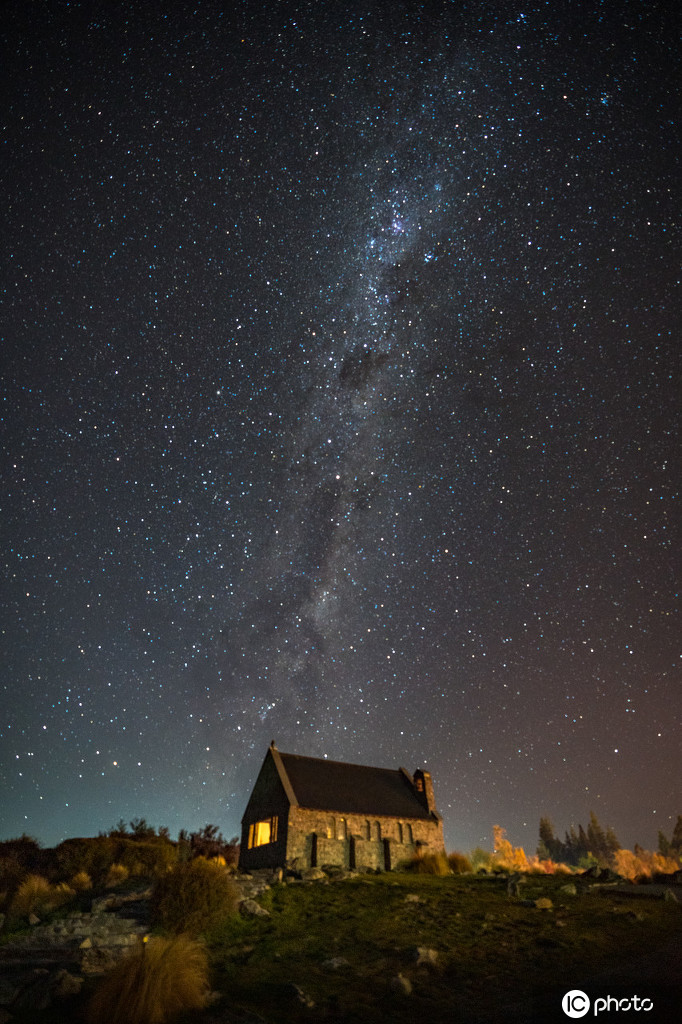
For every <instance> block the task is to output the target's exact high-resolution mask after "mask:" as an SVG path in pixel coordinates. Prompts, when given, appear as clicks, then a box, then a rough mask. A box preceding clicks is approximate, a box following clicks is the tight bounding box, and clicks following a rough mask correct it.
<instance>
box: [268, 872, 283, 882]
mask: <svg viewBox="0 0 682 1024" xmlns="http://www.w3.org/2000/svg"><path fill="white" fill-rule="evenodd" d="M283 878H284V869H283V868H275V870H274V871H273V872H272V874H271V875H270V885H279V884H280V882H281V881H282V880H283Z"/></svg>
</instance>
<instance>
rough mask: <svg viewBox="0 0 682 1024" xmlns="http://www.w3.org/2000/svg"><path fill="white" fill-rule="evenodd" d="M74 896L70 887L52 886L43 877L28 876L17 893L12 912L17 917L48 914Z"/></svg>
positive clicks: (11, 908) (62, 885)
mask: <svg viewBox="0 0 682 1024" xmlns="http://www.w3.org/2000/svg"><path fill="white" fill-rule="evenodd" d="M73 895H74V891H73V889H70V888H69V886H68V885H64V884H61V885H54V886H53V885H50V883H49V882H48V880H47V878H43V876H42V875H27V877H26V878H25V879H24V880H23V882H22V883H21V885H20V886H19V888H18V889H17V891H16V893H15V894H14V899H13V900H12V904H11V907H10V910H11V912H12V914H14V915H16V916H17V917H28V915H29V914H35V913H41V914H44V913H47V912H49V911H50V910H54V909H55V907H60V906H61V905H62V903H66V902H68V900H70V899H71V898H72V896H73Z"/></svg>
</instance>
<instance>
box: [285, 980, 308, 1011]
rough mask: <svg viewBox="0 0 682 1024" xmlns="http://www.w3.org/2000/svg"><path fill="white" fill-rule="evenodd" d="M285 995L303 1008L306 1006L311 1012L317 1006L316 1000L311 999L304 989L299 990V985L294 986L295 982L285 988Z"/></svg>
mask: <svg viewBox="0 0 682 1024" xmlns="http://www.w3.org/2000/svg"><path fill="white" fill-rule="evenodd" d="M284 993H285V995H287V996H288V997H289V998H290V999H295V1000H296V1002H297V1003H300V1004H301V1006H306V1007H307V1008H308V1009H309V1010H312V1008H313V1006H314V1005H315V1002H314V1000H313V999H311V998H310V996H309V995H306V993H305V992H304V991H303V989H302V988H299V986H298V985H294V984H293V982H292V983H290V984H289V985H285V986H284Z"/></svg>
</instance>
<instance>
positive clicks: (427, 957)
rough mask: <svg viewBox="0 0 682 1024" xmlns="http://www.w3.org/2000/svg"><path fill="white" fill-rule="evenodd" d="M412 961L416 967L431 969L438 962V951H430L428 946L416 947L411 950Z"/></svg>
mask: <svg viewBox="0 0 682 1024" xmlns="http://www.w3.org/2000/svg"><path fill="white" fill-rule="evenodd" d="M413 959H414V960H415V961H416V963H417V967H433V966H434V965H435V964H436V963H437V961H438V950H437V949H430V948H429V946H417V947H416V949H414V950H413Z"/></svg>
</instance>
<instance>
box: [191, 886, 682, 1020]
mask: <svg viewBox="0 0 682 1024" xmlns="http://www.w3.org/2000/svg"><path fill="white" fill-rule="evenodd" d="M566 884H567V879H566V877H563V878H562V877H558V878H557V877H548V876H539V877H533V876H530V877H529V878H528V881H527V883H526V884H525V885H524V886H523V887H522V889H521V896H520V897H519V898H513V897H510V896H509V895H508V894H507V884H506V878H502V879H500V878H495V877H487V878H486V877H476V876H463V877H447V878H438V877H430V876H415V875H407V874H402V875H400V874H386V875H379V876H360V877H358V878H355V879H347V880H345V881H341V882H331V883H329V884H320V883H315V884H312V885H287V886H277V887H274V888H273V889H271V890H270V891H269V892H267V893H265V894H264V895H263V896H262V897H261V898H260V901H259V902H260V903H261V904H262V905H263V906H264V907H265V908H266V909H268V910H269V911H270V915H271V916H270V917H269V918H256V919H248V920H244V919H241V918H239V919H232V920H230V921H229V922H227V923H226V924H225V925H224V926H223V927H222V928H221V929H219V931H217V932H216V933H215V934H214V935H213V936H212V938H211V943H210V950H211V963H212V970H213V984H214V986H215V987H216V988H217V989H219V990H220V991H221V992H223V993H225V994H226V995H229V999H228V1000H227V1003H229V1004H230V1005H231V1006H232V1007H233V1008H236V1007H240V1008H242V1009H243V1010H245V1011H246V1010H248V1011H250V1012H251V1013H256V1014H257V1015H258V1018H249V1019H259V1018H260V1019H264V1020H266V1021H273V1022H275V1021H276V1022H280V1021H281V1022H283V1024H287V1022H298V1021H313V1020H343V1021H347V1022H351V1021H353V1022H355V1021H357V1022H374V1021H376V1022H389V1021H390V1022H391V1024H401V1022H405V1024H414V1022H417V1021H423V1022H425V1024H439V1022H441V1021H442V1022H449V1024H452V1022H455V1021H472V1022H478V1021H497V1020H500V1021H505V1022H509V1021H517V1020H518V1021H524V1022H526V1021H531V1020H538V1021H543V1024H546V1022H548V1021H552V1020H559V1019H563V1018H564V1015H563V1012H562V1010H561V1006H560V1001H561V996H562V995H563V993H564V992H566V991H567V990H568V989H571V988H580V989H583V990H584V991H586V992H587V993H588V994H589V995H591V996H592V998H594V997H596V996H599V995H606V994H608V993H609V992H610V993H611V994H612V995H614V996H615V995H618V993H619V991H620V990H621V989H623V994H625V990H627V989H628V988H629V991H628V992H627V994H629V995H632V994H633V992H634V991H637V992H638V993H639V995H640V996H642V997H644V996H649V997H651V998H654V992H653V991H648V990H647V984H643V983H641V982H642V981H643V979H640V978H638V975H637V964H638V963H639V962H640V961H643V959H645V958H647V957H648V958H649V959H650V958H651V957H652V955H653V957H654V971H653V977H652V978H650V980H649V982H648V987H649V989H652V986H654V984H655V986H656V988H657V991H656V993H655V996H656V1005H655V1009H656V1010H657V1012H656V1013H650V1014H648V1017H647V1019H648V1020H656V1021H659V1020H660V1021H664V1022H665V1020H666V1019H667V1018H666V1017H665V1016H662V1015H661V1014H663V1013H664V1012H665V1005H666V1002H667V1003H670V1005H671V1006H672V1005H674V1008H675V1010H676V1011H677V1010H678V1009H679V994H680V993H679V989H678V988H677V980H676V975H674V974H673V976H672V977H668V968H667V967H666V964H665V963H664V962H663V961H662V960H661V963H660V970H659V971H657V970H656V963H657V961H656V953H655V951H656V950H659V949H660V950H662V949H664V948H665V947H666V946H668V947H669V946H670V944H671V943H672V944H673V945H674V943H675V942H677V944H678V949H682V905H680V904H679V903H675V902H667V901H664V900H663V899H662V897H661V895H659V896H658V898H651V899H647V898H642V897H641V896H640V897H636V896H627V897H625V896H622V895H620V896H619V895H617V894H616V890H615V888H613V889H609V888H605V889H596V888H590V887H589V885H588V883H586V882H585V883H581V881H580V879H578V880H577V882H576V895H570V894H568V893H566V892H562V891H561V890H562V886H564V885H566ZM645 889H646V887H642V891H644V890H645ZM535 900H545V901H547V900H551V903H552V906H551V907H550V908H546V909H542V907H541V906H536V905H535ZM418 949H421V950H422V953H421V960H422V961H423V962H422V963H419V957H420V954H419V953H418V952H417V950H418ZM424 950H433V951H435V953H425V952H424ZM652 951H654V952H653V954H652ZM662 955H663V954H661V957H662ZM434 957H435V960H434V962H430V961H431V959H432V958H434ZM343 961H345V963H344V962H343ZM625 961H632V963H633V966H632V975H631V983H630V975H629V974H628V975H627V976H626V981H625V988H623V984H622V983H619V982H617V979H616V978H615V976H613V972H615V971H616V970H617V969H618V968H619V967H621V966H622V964H623V963H624V962H625ZM679 966H680V964H679V963H678V968H679ZM650 967H651V964H649V968H650ZM656 975H661V977H658V978H657V977H656ZM398 976H401V977H402V979H405V981H406V982H407V983H408V984H407V985H406V984H405V983H404V982H398V981H396V980H395V979H396V978H397V977H398ZM666 979H667V980H666ZM607 980H608V981H609V982H610V983H611V989H608V987H607V988H604V984H605V983H606V981H607ZM293 986H298V987H299V988H300V989H301V990H302V992H303V993H304V994H305V996H306V997H308V999H309V1000H310V1001H312V1002H314V1004H315V1005H314V1007H311V1006H305V1005H304V1004H303V1003H302V1002H301V1001H300V996H299V995H298V994H297V992H296V990H295V988H293ZM619 986H620V987H619ZM407 987H409V988H411V993H410V994H409V995H408V994H405V993H404V989H405V988H407ZM676 988H677V991H675V990H676ZM673 1001H674V1002H673ZM208 1017H209V1018H210V1019H211V1020H212V1021H215V1022H218V1021H223V1020H224V1021H228V1020H230V1019H231V1018H229V1017H221V1014H220V1008H219V1006H216V1007H215V1009H214V1010H213V1011H212V1012H211V1013H210V1014H209V1015H208ZM245 1019H246V1018H245ZM670 1019H671V1020H672V1019H679V1018H678V1017H675V1018H673V1017H671V1018H670Z"/></svg>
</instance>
